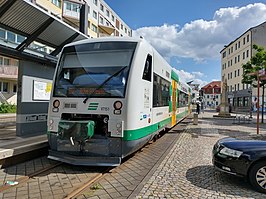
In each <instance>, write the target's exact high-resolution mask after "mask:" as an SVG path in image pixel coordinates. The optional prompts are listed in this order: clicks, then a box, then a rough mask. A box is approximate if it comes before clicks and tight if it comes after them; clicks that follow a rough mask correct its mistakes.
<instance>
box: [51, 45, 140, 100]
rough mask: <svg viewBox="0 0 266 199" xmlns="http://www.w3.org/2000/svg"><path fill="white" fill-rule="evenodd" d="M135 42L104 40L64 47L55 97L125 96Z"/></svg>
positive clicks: (56, 81)
mask: <svg viewBox="0 0 266 199" xmlns="http://www.w3.org/2000/svg"><path fill="white" fill-rule="evenodd" d="M135 47H136V43H133V42H102V43H89V44H82V45H77V46H71V47H67V48H65V49H64V51H63V54H62V56H61V60H60V62H59V67H58V70H57V71H58V72H57V75H56V80H55V89H54V96H56V97H124V96H125V91H126V83H127V78H128V73H129V69H130V63H131V60H132V57H133V54H134V50H135Z"/></svg>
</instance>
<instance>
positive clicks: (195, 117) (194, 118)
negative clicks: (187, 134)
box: [193, 113, 198, 125]
mask: <svg viewBox="0 0 266 199" xmlns="http://www.w3.org/2000/svg"><path fill="white" fill-rule="evenodd" d="M193 124H194V125H198V114H197V113H194V115H193Z"/></svg>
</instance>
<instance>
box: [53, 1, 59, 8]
mask: <svg viewBox="0 0 266 199" xmlns="http://www.w3.org/2000/svg"><path fill="white" fill-rule="evenodd" d="M51 2H52V4H54V5H56V6H57V7H59V8H60V7H61V0H51Z"/></svg>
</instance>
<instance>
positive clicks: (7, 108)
mask: <svg viewBox="0 0 266 199" xmlns="http://www.w3.org/2000/svg"><path fill="white" fill-rule="evenodd" d="M16 112H17V106H16V105H15V104H9V103H2V104H0V113H16Z"/></svg>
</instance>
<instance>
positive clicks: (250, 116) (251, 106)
mask: <svg viewBox="0 0 266 199" xmlns="http://www.w3.org/2000/svg"><path fill="white" fill-rule="evenodd" d="M248 93H249V107H250V110H249V118H252V111H253V104H252V87H250V88H249V90H248Z"/></svg>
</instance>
